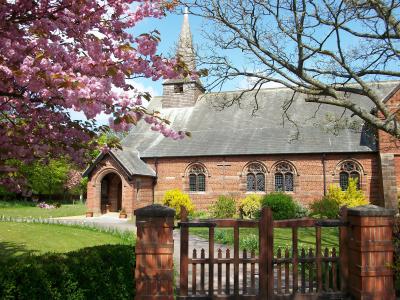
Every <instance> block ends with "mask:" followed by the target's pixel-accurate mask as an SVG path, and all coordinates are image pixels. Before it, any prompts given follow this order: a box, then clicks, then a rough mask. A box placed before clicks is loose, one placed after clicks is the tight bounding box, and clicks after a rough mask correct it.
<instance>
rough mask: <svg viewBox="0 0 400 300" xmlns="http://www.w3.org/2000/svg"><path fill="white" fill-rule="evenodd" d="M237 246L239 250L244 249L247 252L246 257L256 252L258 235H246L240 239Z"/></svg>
mask: <svg viewBox="0 0 400 300" xmlns="http://www.w3.org/2000/svg"><path fill="white" fill-rule="evenodd" d="M239 246H240V248H241V249H246V250H247V251H248V256H250V252H251V251H253V250H254V251H258V249H259V238H258V235H255V234H248V235H245V236H244V237H242V238H241V239H240V241H239Z"/></svg>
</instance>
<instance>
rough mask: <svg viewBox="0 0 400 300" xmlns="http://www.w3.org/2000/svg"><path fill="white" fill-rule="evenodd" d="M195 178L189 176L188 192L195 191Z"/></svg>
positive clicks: (192, 175) (194, 176)
mask: <svg viewBox="0 0 400 300" xmlns="http://www.w3.org/2000/svg"><path fill="white" fill-rule="evenodd" d="M196 181H197V176H196V175H195V174H190V175H189V190H190V191H191V192H195V191H196V190H197V183H196Z"/></svg>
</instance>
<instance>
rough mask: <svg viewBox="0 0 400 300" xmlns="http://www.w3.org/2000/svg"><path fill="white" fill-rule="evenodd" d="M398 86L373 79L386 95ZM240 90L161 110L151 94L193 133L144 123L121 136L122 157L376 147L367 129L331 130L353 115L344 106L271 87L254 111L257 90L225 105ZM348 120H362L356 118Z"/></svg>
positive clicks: (153, 105) (173, 120)
mask: <svg viewBox="0 0 400 300" xmlns="http://www.w3.org/2000/svg"><path fill="white" fill-rule="evenodd" d="M398 84H399V82H398V81H387V82H380V83H374V84H373V87H374V88H375V89H376V91H377V93H378V94H379V95H380V96H381V97H382V99H384V98H385V96H386V95H387V94H389V93H390V92H391V91H392V90H393V89H394V88H395V87H396V86H398ZM237 94H238V92H225V93H210V94H206V95H205V96H203V97H202V98H200V99H199V100H198V102H197V103H196V105H195V106H194V107H185V108H167V109H162V108H161V99H162V98H161V97H155V98H153V99H152V101H151V103H150V109H154V110H159V111H160V112H161V114H162V116H164V117H166V118H167V119H169V120H170V121H171V126H172V128H174V129H176V130H185V131H190V132H191V133H192V137H191V138H185V139H183V140H179V141H174V140H172V139H170V138H165V137H163V136H162V135H161V134H159V133H157V132H153V131H151V130H150V129H149V126H148V125H147V124H146V123H145V122H143V121H141V122H139V124H138V126H137V127H135V128H134V129H133V130H132V131H131V132H130V133H129V135H128V136H127V137H126V138H125V139H124V140H123V142H122V145H123V148H124V151H123V152H122V153H120V154H119V155H120V156H121V157H122V158H121V160H124V161H126V162H128V160H129V153H130V152H131V151H132V150H137V151H138V152H139V153H140V157H141V158H152V157H185V156H186V157H189V156H215V155H255V154H300V153H341V152H375V151H377V146H376V142H375V138H374V136H373V135H372V134H371V133H368V131H366V130H362V131H359V130H357V131H355V130H350V129H341V130H339V132H338V134H334V133H333V132H332V130H327V128H328V126H327V125H326V123H327V119H328V116H331V117H332V116H340V115H342V114H343V113H344V117H351V114H350V112H348V111H345V112H344V110H343V109H342V108H338V107H334V106H329V105H318V104H314V103H305V97H306V96H305V95H302V94H296V95H295V96H294V97H293V91H291V90H289V89H287V88H270V89H263V90H260V92H259V93H258V94H257V96H256V98H257V102H258V105H259V107H258V110H257V111H255V113H254V115H252V112H253V109H254V103H255V101H254V99H255V98H254V97H255V93H247V94H245V95H244V96H243V97H242V100H241V104H240V105H238V104H233V105H231V106H229V107H226V108H224V109H221V104H222V103H226V102H229V101H230V100H231V99H232V97H234V96H235V95H237ZM292 97H293V102H292V104H291V105H290V107H289V108H288V109H287V115H288V116H289V118H290V119H291V120H292V122H290V121H289V120H288V119H287V118H285V117H284V106H285V104H287V102H288V100H290V99H292ZM351 97H352V98H354V95H352V96H351ZM352 100H354V101H357V102H359V103H360V104H361V105H362V106H363V107H365V108H366V109H368V110H370V109H372V106H369V105H367V104H366V103H370V101H368V100H367V99H366V98H364V99H363V98H362V97H358V98H354V99H352ZM350 119H351V120H359V119H358V117H351V118H350ZM283 120H284V122H283ZM359 121H360V120H359ZM129 163H131V162H129ZM133 165H134V163H132V166H133Z"/></svg>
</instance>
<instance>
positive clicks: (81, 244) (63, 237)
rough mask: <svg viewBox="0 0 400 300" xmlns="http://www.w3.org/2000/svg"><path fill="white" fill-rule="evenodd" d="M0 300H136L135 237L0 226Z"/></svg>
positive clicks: (71, 229)
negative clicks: (114, 298)
mask: <svg viewBox="0 0 400 300" xmlns="http://www.w3.org/2000/svg"><path fill="white" fill-rule="evenodd" d="M0 232H1V234H0V265H1V266H2V267H1V268H0V299H23V300H25V299H26V300H36V299H37V300H41V299H60V300H61V299H113V297H115V295H118V299H134V297H135V283H134V278H133V275H132V274H133V273H132V270H133V267H134V263H135V255H134V251H135V250H134V245H135V237H134V234H133V233H126V234H122V233H121V234H120V233H110V232H101V231H99V230H96V229H91V228H82V227H78V226H66V225H55V224H37V223H20V222H0Z"/></svg>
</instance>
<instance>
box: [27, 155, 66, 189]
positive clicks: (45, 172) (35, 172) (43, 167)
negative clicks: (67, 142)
mask: <svg viewBox="0 0 400 300" xmlns="http://www.w3.org/2000/svg"><path fill="white" fill-rule="evenodd" d="M25 170H26V174H27V177H28V182H29V186H30V187H31V189H32V191H33V193H35V194H45V195H52V194H57V193H62V192H63V191H64V184H65V182H66V181H67V178H68V172H69V170H70V166H69V164H68V163H67V161H65V160H63V159H58V160H50V161H49V163H48V164H45V163H44V162H41V161H40V162H36V163H35V164H34V165H33V167H32V168H26V169H25Z"/></svg>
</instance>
